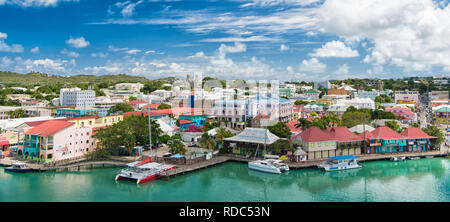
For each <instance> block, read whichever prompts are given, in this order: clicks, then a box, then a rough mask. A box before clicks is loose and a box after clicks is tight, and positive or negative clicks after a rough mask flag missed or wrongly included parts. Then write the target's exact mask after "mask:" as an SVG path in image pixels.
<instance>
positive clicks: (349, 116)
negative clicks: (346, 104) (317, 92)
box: [342, 111, 371, 128]
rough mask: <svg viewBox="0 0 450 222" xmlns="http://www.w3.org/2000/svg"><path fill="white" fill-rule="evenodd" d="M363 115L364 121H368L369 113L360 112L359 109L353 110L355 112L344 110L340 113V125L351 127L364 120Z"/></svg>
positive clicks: (369, 118)
mask: <svg viewBox="0 0 450 222" xmlns="http://www.w3.org/2000/svg"><path fill="white" fill-rule="evenodd" d="M364 115H365V120H366V122H370V120H371V116H370V113H368V112H366V113H364V112H361V111H355V112H348V111H347V112H345V113H344V114H343V115H342V125H344V126H346V127H348V128H351V127H354V126H356V125H359V124H362V123H363V121H364Z"/></svg>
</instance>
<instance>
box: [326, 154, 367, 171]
mask: <svg viewBox="0 0 450 222" xmlns="http://www.w3.org/2000/svg"><path fill="white" fill-rule="evenodd" d="M357 159H358V157H356V156H335V157H330V158H329V160H327V161H325V162H323V163H321V164H319V165H318V167H319V168H323V169H324V170H325V171H338V170H349V169H357V168H361V167H362V166H361V165H359V164H358V162H357V161H356V160H357Z"/></svg>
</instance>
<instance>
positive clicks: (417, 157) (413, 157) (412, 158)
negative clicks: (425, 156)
mask: <svg viewBox="0 0 450 222" xmlns="http://www.w3.org/2000/svg"><path fill="white" fill-rule="evenodd" d="M409 159H410V160H420V156H411V157H409Z"/></svg>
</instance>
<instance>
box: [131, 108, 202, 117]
mask: <svg viewBox="0 0 450 222" xmlns="http://www.w3.org/2000/svg"><path fill="white" fill-rule="evenodd" d="M191 113H194V114H199V113H202V115H206V114H204V113H203V109H201V108H190V107H172V108H169V109H157V110H150V116H163V115H189V114H191ZM131 115H144V116H147V115H148V111H131V112H126V113H125V114H124V118H125V117H127V116H131Z"/></svg>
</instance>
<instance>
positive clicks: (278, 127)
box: [267, 122, 292, 138]
mask: <svg viewBox="0 0 450 222" xmlns="http://www.w3.org/2000/svg"><path fill="white" fill-rule="evenodd" d="M267 129H268V130H269V131H270V132H271V133H273V134H275V135H276V136H278V137H280V138H289V137H290V136H291V134H292V133H291V130H290V129H289V127H288V126H287V125H286V123H283V122H278V123H277V124H275V125H273V126H268V127H267Z"/></svg>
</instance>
